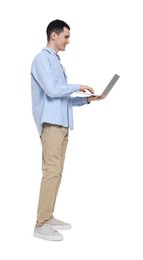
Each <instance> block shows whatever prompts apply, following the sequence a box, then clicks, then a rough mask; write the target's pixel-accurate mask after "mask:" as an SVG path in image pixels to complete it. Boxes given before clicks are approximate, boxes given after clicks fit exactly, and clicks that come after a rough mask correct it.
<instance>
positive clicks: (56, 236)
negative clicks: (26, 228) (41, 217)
mask: <svg viewBox="0 0 143 260" xmlns="http://www.w3.org/2000/svg"><path fill="white" fill-rule="evenodd" d="M33 235H34V236H35V237H39V238H43V239H46V240H50V241H61V240H63V236H62V234H60V233H59V232H58V231H56V230H55V229H54V228H53V227H52V226H51V225H49V224H47V223H46V224H44V225H43V226H41V227H37V226H35V228H34V233H33Z"/></svg>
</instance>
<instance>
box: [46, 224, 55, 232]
mask: <svg viewBox="0 0 143 260" xmlns="http://www.w3.org/2000/svg"><path fill="white" fill-rule="evenodd" d="M45 227H48V228H49V229H50V230H51V231H52V232H53V233H57V231H56V230H55V229H54V228H53V227H52V226H51V225H50V224H45Z"/></svg>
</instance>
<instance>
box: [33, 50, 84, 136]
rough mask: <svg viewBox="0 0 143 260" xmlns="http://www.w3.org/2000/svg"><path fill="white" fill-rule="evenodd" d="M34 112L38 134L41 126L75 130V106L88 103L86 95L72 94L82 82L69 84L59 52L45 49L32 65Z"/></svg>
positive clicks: (40, 131)
mask: <svg viewBox="0 0 143 260" xmlns="http://www.w3.org/2000/svg"><path fill="white" fill-rule="evenodd" d="M31 87H32V112H33V117H34V121H35V123H36V126H37V129H38V133H39V135H41V133H42V125H43V123H45V122H47V123H50V124H55V125H61V126H64V127H69V128H70V129H73V106H80V105H84V104H87V98H85V97H84V98H83V97H72V96H71V94H72V93H74V92H76V91H79V89H80V85H79V84H68V80H67V76H66V72H65V69H64V67H63V66H62V65H61V63H60V58H59V55H58V54H57V53H56V52H55V51H54V50H53V49H51V48H44V49H43V50H42V51H41V52H40V53H39V54H37V55H36V57H35V58H34V60H33V62H32V66H31Z"/></svg>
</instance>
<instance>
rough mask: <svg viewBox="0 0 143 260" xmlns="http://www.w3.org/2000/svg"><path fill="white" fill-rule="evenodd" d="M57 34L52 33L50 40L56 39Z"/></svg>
mask: <svg viewBox="0 0 143 260" xmlns="http://www.w3.org/2000/svg"><path fill="white" fill-rule="evenodd" d="M56 36H57V34H56V33H55V32H52V34H51V39H52V40H53V41H54V40H55V39H56Z"/></svg>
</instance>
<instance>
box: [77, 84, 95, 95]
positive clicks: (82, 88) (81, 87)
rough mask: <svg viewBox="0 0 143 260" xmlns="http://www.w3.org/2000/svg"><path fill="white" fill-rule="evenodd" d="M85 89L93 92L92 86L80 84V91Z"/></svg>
mask: <svg viewBox="0 0 143 260" xmlns="http://www.w3.org/2000/svg"><path fill="white" fill-rule="evenodd" d="M86 90H88V91H89V92H90V93H91V94H94V90H93V88H91V87H89V86H84V85H80V91H82V92H86Z"/></svg>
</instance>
